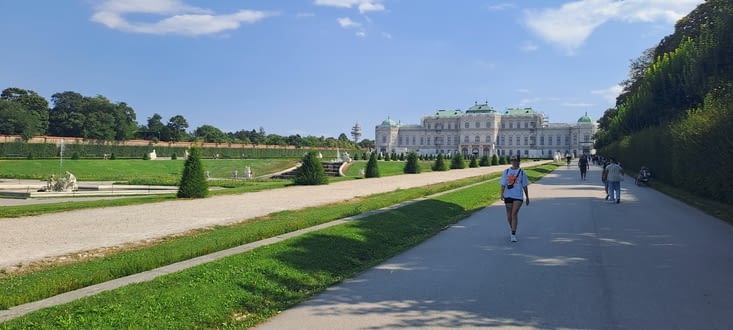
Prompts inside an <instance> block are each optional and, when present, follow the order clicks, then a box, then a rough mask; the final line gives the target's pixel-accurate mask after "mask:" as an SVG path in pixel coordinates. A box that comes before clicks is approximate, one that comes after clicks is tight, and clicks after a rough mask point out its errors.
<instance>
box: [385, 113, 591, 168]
mask: <svg viewBox="0 0 733 330" xmlns="http://www.w3.org/2000/svg"><path fill="white" fill-rule="evenodd" d="M596 131H597V126H596V124H595V123H593V120H592V119H591V118H590V117H588V114H587V113H586V114H585V115H584V116H582V117H580V119H578V121H577V122H576V123H571V124H560V123H549V119H548V117H546V116H545V115H544V114H542V113H540V112H537V111H534V110H533V109H532V108H509V109H507V110H505V111H503V112H498V111H496V110H494V108H493V107H490V106H489V105H488V103H484V104H479V103H476V104H474V105H473V106H472V107H470V108H469V109H468V110H466V111H465V112H464V111H462V110H460V109H456V110H437V111H436V112H435V113H433V114H430V115H427V116H424V117H423V118H422V121H421V123H420V124H419V125H405V124H402V123H400V122H395V121H394V120H392V119H389V118H387V120H385V121H383V122H382V124H380V125H378V126H377V127H376V129H375V135H374V136H375V145H376V150H377V151H378V152H382V153H388V152H389V153H393V152H394V153H397V154H400V153H404V154H407V153H409V152H413V151H414V152H416V153H417V154H419V155H437V154H439V153H443V154H445V155H453V154H455V153H457V152H460V153H462V154H463V155H464V157H468V156H470V155H474V156H477V157H482V156H484V155H486V156H493V155H498V156H511V155H520V157H522V158H553V157H555V156H556V155H558V154H559V155H561V157H564V156H565V155H566V154H570V155H572V156H573V157H578V156H580V155H581V154H591V151H592V150H593V135H594V134H595V133H596Z"/></svg>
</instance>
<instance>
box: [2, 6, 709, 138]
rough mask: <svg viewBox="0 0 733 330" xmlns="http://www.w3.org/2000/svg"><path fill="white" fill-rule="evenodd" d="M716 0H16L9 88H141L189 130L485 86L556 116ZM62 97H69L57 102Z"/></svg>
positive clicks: (441, 103)
mask: <svg viewBox="0 0 733 330" xmlns="http://www.w3.org/2000/svg"><path fill="white" fill-rule="evenodd" d="M702 2H703V1H700V0H625V1H624V0H622V1H613V0H584V1H554V0H521V1H520V0H516V1H501V0H497V1H491V0H453V1H446V0H440V1H439V0H267V1H265V0H247V1H245V0H207V1H202V0H64V1H56V0H53V1H50V0H24V1H0V32H2V33H3V35H4V36H5V38H4V40H5V41H4V42H3V47H2V49H1V50H0V67H1V69H0V89H5V88H9V87H18V88H22V89H26V90H32V91H35V92H36V93H38V94H39V95H41V96H43V97H45V98H46V99H47V100H48V101H49V102H51V96H52V95H53V94H55V93H60V92H65V91H73V92H77V93H80V94H82V95H84V96H90V97H94V96H97V95H102V96H104V97H106V98H108V99H109V100H110V101H111V102H113V103H118V102H125V103H126V104H128V105H129V106H130V107H132V108H133V109H134V110H135V113H136V115H137V122H138V123H140V124H147V119H148V118H149V117H151V116H153V114H156V113H157V114H159V115H161V116H162V118H163V120H162V121H163V123H167V122H168V119H170V118H171V117H173V116H176V115H182V116H183V117H185V118H186V119H187V121H188V123H189V125H190V127H189V131H193V130H195V129H196V128H197V127H199V126H202V125H212V126H214V127H217V128H219V129H221V130H222V131H224V132H236V131H240V130H248V131H249V130H253V129H254V130H259V129H260V128H262V129H264V130H265V132H266V133H267V134H277V135H281V136H289V135H295V134H299V135H301V136H316V137H320V136H324V137H338V136H339V135H340V134H342V133H344V134H346V135H347V136H348V137H349V138H351V134H350V132H351V129H352V127H353V126H354V125H355V124H357V123H358V124H359V125H360V126H361V127H362V137H361V138H362V139H374V129H375V126H377V125H379V124H381V123H382V122H383V121H384V120H386V119H388V118H389V119H392V120H394V121H396V122H400V123H402V124H419V123H420V122H421V118H422V117H424V116H428V115H430V114H431V113H434V112H435V111H437V110H441V109H443V110H453V109H461V110H464V111H465V110H467V109H468V108H469V107H471V106H472V105H474V104H475V103H476V102H478V103H485V102H488V104H489V105H491V106H492V107H494V108H495V109H496V110H498V111H503V110H505V109H507V108H516V107H522V108H523V107H531V108H533V109H534V110H536V111H539V112H542V113H544V114H545V115H546V116H548V117H549V120H550V122H552V123H575V122H576V121H577V120H578V118H580V117H581V116H583V115H584V114H586V113H587V114H588V115H589V116H590V117H591V118H592V119H593V120H594V121H595V120H598V119H599V118H600V117H601V116H602V115H603V113H604V112H605V111H606V110H607V109H609V108H611V107H613V106H614V104H615V98H616V96H617V95H618V94H619V92H620V90H621V87H620V86H619V84H620V83H621V82H622V81H624V80H625V79H627V78H628V73H629V65H630V63H631V61H632V60H634V59H636V58H638V57H640V56H641V55H642V54H643V52H644V51H645V50H646V49H649V48H652V47H655V46H657V45H658V44H659V42H660V41H661V39H662V38H664V37H665V36H667V35H670V34H672V33H673V32H674V24H675V22H676V21H677V20H679V19H680V18H682V17H683V16H685V15H687V14H688V13H689V12H690V11H691V10H693V9H694V8H695V7H696V6H697V5H699V4H701V3H702ZM50 106H53V104H52V103H51V104H50Z"/></svg>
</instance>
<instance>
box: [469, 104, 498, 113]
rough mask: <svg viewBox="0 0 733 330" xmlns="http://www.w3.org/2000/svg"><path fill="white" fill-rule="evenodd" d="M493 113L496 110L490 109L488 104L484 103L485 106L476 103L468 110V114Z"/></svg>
mask: <svg viewBox="0 0 733 330" xmlns="http://www.w3.org/2000/svg"><path fill="white" fill-rule="evenodd" d="M492 112H496V110H494V108H492V107H490V106H489V104H488V103H484V104H478V103H475V104H474V105H473V106H472V107H470V108H468V110H466V113H492Z"/></svg>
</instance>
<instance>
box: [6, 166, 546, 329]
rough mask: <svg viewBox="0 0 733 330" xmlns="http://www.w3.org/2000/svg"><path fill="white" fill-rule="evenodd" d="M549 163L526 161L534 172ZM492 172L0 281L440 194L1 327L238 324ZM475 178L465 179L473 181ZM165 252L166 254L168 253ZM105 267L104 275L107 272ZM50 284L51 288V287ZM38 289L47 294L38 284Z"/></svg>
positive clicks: (79, 271) (69, 281)
mask: <svg viewBox="0 0 733 330" xmlns="http://www.w3.org/2000/svg"><path fill="white" fill-rule="evenodd" d="M554 168H555V167H554V166H553V165H546V166H543V167H541V168H537V169H527V173H528V175H530V178H531V180H532V181H535V180H537V179H538V178H540V177H541V176H543V175H545V174H547V173H549V172H550V171H551V170H552V169H554ZM497 176H498V174H495V175H492V176H486V177H481V178H470V179H464V180H459V181H457V182H452V183H441V184H437V185H432V186H429V187H421V188H413V189H405V190H400V191H395V192H391V193H387V194H380V195H377V196H369V197H365V198H361V199H358V200H354V201H348V202H344V203H337V204H334V205H329V206H325V207H324V206H320V207H318V208H312V209H306V210H301V211H297V212H292V211H287V212H280V213H276V214H273V215H270V216H268V217H265V218H263V219H258V220H256V221H251V222H246V223H243V224H241V225H237V226H231V227H223V228H216V229H214V230H210V231H203V232H199V233H196V234H194V235H192V236H188V237H180V238H175V239H171V240H169V241H166V242H162V243H161V244H156V245H154V246H150V247H146V248H144V249H138V250H134V251H126V252H121V253H119V254H116V255H113V256H110V257H105V258H100V259H97V260H92V261H86V262H81V263H76V264H71V265H66V266H63V267H54V268H51V269H46V270H43V271H39V272H34V273H27V274H21V275H13V276H5V277H4V278H2V280H0V290H2V292H3V293H4V295H3V296H2V299H4V300H3V302H2V304H3V306H4V307H9V306H13V305H17V304H19V303H23V301H32V300H37V299H41V298H42V297H43V296H47V295H53V294H58V293H60V292H64V291H68V290H72V289H73V288H74V287H75V286H87V285H91V284H93V283H95V282H99V281H104V280H106V278H107V277H109V276H112V277H121V276H124V275H125V274H126V273H136V272H140V271H143V270H145V269H148V268H150V267H157V266H156V265H157V264H167V263H171V262H174V260H173V259H188V258H192V257H194V256H196V255H200V254H206V253H211V252H214V251H218V250H221V249H224V248H226V247H227V246H231V245H241V244H244V243H245V242H248V241H254V240H259V239H263V238H266V237H272V236H277V235H279V234H281V233H283V232H288V231H292V230H296V229H299V228H303V227H308V226H313V225H315V224H317V223H323V222H328V221H331V220H333V219H338V218H343V217H344V216H347V215H354V214H360V213H363V212H366V211H368V210H371V209H377V208H381V207H384V206H388V205H393V204H395V203H398V202H400V201H404V200H414V199H416V198H418V197H423V196H427V195H431V194H434V193H436V192H439V191H449V190H451V189H456V188H458V187H465V188H464V189H459V190H454V191H451V192H448V193H447V194H444V195H440V196H438V197H433V198H430V199H428V200H424V201H419V202H416V203H414V204H410V205H407V206H403V207H401V208H398V209H394V210H390V211H387V212H385V213H381V214H376V215H372V216H369V217H367V218H364V219H362V220H358V221H353V222H349V223H347V224H342V225H337V226H334V227H330V228H327V229H323V230H320V231H317V232H312V233H309V234H305V235H302V236H299V237H296V238H293V239H289V240H286V241H283V242H280V243H277V244H273V245H270V246H266V247H262V248H258V249H255V250H253V251H250V252H247V253H242V254H239V255H235V256H231V257H227V258H224V259H221V260H219V261H215V262H211V263H208V264H204V265H200V266H197V267H193V268H191V269H188V270H185V271H182V272H179V273H175V274H171V275H167V276H162V277H160V278H158V279H156V280H153V281H151V282H145V283H140V284H135V285H130V286H126V287H123V288H121V289H117V290H113V291H108V292H104V293H100V294H98V295H95V296H92V297H89V298H84V299H80V300H77V301H74V302H71V303H69V304H65V305H61V306H57V307H52V308H48V309H44V310H41V311H38V312H34V313H31V314H28V315H26V316H24V317H20V318H18V319H14V320H11V321H8V322H5V323H3V324H0V327H2V328H5V329H27V328H41V329H42V328H72V329H92V328H93V329H103V328H109V329H119V328H130V327H133V328H175V329H190V328H246V327H251V326H253V325H255V324H257V323H260V322H262V321H264V320H266V319H267V318H269V317H272V316H274V315H276V314H277V313H278V312H279V311H281V310H284V309H287V308H289V307H291V306H293V305H295V304H297V303H299V302H302V301H304V300H305V299H307V298H308V297H311V296H312V295H314V294H317V293H319V292H321V291H323V290H325V289H326V288H327V287H329V286H332V285H334V284H336V283H339V282H340V281H343V280H344V279H346V278H349V277H351V276H354V275H355V274H357V273H359V272H361V271H363V270H365V269H368V268H370V267H372V266H374V265H376V264H379V263H380V262H383V261H384V260H386V259H388V258H390V257H391V256H394V255H396V254H398V253H400V252H401V251H404V250H406V249H408V248H410V247H412V246H414V245H416V244H419V243H420V242H422V241H424V240H425V239H427V238H429V237H431V236H433V235H435V234H436V233H438V232H439V231H440V230H441V229H443V228H444V227H445V226H446V225H450V224H452V223H456V222H457V221H459V220H461V219H463V218H465V217H467V216H468V215H470V214H471V213H473V212H475V211H476V210H479V209H481V208H483V207H485V206H486V205H489V204H491V203H493V202H494V201H495V200H496V199H497V198H498V193H499V189H498V185H497V183H496V177H497ZM472 184H473V185H472ZM170 256H174V257H172V258H170ZM105 274H106V275H105ZM54 291H55V292H54ZM44 292H45V293H44Z"/></svg>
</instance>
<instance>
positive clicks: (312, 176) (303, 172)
mask: <svg viewBox="0 0 733 330" xmlns="http://www.w3.org/2000/svg"><path fill="white" fill-rule="evenodd" d="M293 182H294V183H295V184H298V185H320V184H327V183H328V177H327V176H326V171H325V170H324V169H323V164H321V162H320V161H319V160H318V156H317V155H316V153H315V152H313V151H311V152H308V153H307V154H305V156H304V157H303V165H301V166H300V167H299V168H298V171H297V173H296V174H295V178H293Z"/></svg>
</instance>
